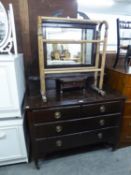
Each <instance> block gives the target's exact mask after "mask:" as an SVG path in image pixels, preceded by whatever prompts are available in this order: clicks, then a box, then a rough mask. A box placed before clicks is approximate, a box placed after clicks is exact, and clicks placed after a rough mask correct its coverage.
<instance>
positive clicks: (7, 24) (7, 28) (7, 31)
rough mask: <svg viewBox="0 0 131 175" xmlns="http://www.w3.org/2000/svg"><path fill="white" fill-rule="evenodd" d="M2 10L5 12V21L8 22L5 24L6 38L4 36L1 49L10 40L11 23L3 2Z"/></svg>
mask: <svg viewBox="0 0 131 175" xmlns="http://www.w3.org/2000/svg"><path fill="white" fill-rule="evenodd" d="M0 9H1V11H2V12H3V14H4V17H5V20H6V22H5V36H4V38H3V40H2V41H1V42H0V47H2V46H4V45H5V43H6V41H7V40H8V35H9V22H8V16H7V13H6V10H5V8H4V6H3V4H2V3H1V2H0Z"/></svg>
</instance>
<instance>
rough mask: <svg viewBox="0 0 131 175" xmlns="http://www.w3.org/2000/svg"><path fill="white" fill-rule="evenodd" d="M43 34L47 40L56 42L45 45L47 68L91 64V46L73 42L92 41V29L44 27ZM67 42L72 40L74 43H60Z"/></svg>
mask: <svg viewBox="0 0 131 175" xmlns="http://www.w3.org/2000/svg"><path fill="white" fill-rule="evenodd" d="M43 32H45V38H46V39H47V40H53V41H55V40H56V42H53V43H47V44H45V50H46V55H45V58H46V66H47V67H48V66H57V65H58V66H62V65H63V66H66V65H67V66H69V65H70V66H71V65H72V66H82V65H83V66H85V65H86V66H87V65H91V64H92V54H93V44H91V43H88V44H87V43H80V42H79V43H75V41H80V40H92V39H93V38H94V29H84V28H73V27H72V28H71V27H70V28H64V27H63V28H62V27H55V28H53V27H46V29H44V31H43ZM68 40H72V41H74V43H73V42H72V43H68V42H66V43H64V42H62V41H68ZM59 41H60V42H59Z"/></svg>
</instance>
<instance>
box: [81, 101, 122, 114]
mask: <svg viewBox="0 0 131 175" xmlns="http://www.w3.org/2000/svg"><path fill="white" fill-rule="evenodd" d="M122 106H123V102H122V101H116V102H106V103H99V104H92V105H84V106H83V110H82V116H83V117H84V116H93V115H103V114H112V113H121V111H122Z"/></svg>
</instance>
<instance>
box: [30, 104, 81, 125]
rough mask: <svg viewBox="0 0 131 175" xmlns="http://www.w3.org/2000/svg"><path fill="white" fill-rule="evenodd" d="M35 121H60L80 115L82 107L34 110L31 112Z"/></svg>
mask: <svg viewBox="0 0 131 175" xmlns="http://www.w3.org/2000/svg"><path fill="white" fill-rule="evenodd" d="M31 117H33V121H34V123H41V122H50V121H59V120H64V119H69V118H78V117H80V107H79V106H73V107H63V108H49V109H47V110H33V111H32V112H31Z"/></svg>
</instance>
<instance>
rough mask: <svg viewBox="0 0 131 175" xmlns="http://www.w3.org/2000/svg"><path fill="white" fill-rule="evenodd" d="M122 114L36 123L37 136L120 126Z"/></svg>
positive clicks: (50, 135)
mask: <svg viewBox="0 0 131 175" xmlns="http://www.w3.org/2000/svg"><path fill="white" fill-rule="evenodd" d="M119 118H120V114H118V115H116V114H114V115H113V114H111V115H106V116H105V115H104V116H98V117H88V118H85V119H83V118H81V119H80V118H79V119H77V120H76V119H75V120H66V121H64V120H62V121H59V122H50V123H39V124H38V123H37V124H34V128H35V131H36V132H35V134H36V137H37V138H43V137H52V136H59V135H66V134H70V133H77V132H83V131H87V130H94V129H99V128H101V127H110V126H119V124H120V121H119Z"/></svg>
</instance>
